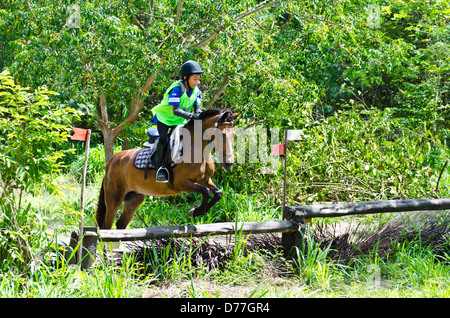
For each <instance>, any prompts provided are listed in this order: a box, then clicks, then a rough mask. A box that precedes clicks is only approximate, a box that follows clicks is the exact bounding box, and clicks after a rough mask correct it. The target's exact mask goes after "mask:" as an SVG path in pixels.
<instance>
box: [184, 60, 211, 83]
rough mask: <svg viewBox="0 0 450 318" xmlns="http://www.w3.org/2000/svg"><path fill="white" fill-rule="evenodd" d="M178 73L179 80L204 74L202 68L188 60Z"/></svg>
mask: <svg viewBox="0 0 450 318" xmlns="http://www.w3.org/2000/svg"><path fill="white" fill-rule="evenodd" d="M180 73H181V78H182V79H184V77H185V76H186V77H187V78H189V76H191V75H192V74H203V73H205V72H203V70H202V68H201V67H200V65H199V64H198V63H197V62H195V61H191V60H189V61H187V62H185V63H184V64H183V65H182V66H181V72H180Z"/></svg>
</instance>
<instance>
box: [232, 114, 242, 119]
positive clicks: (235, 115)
mask: <svg viewBox="0 0 450 318" xmlns="http://www.w3.org/2000/svg"><path fill="white" fill-rule="evenodd" d="M240 114H241V113H234V114H233V118H234V120H236V118H238V117H239V115H240Z"/></svg>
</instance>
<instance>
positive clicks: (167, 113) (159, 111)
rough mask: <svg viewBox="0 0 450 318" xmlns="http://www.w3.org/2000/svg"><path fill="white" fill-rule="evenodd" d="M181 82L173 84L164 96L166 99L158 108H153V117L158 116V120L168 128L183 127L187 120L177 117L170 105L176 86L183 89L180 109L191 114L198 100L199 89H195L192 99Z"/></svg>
mask: <svg viewBox="0 0 450 318" xmlns="http://www.w3.org/2000/svg"><path fill="white" fill-rule="evenodd" d="M181 85H182V84H181V82H175V83H173V84H172V85H171V86H170V87H169V88H168V89H167V90H166V93H165V94H164V98H163V99H162V101H161V103H159V105H158V106H155V107H153V108H152V113H153V115H157V117H158V120H159V121H160V122H162V123H163V124H166V125H167V126H177V125H183V124H184V123H185V119H184V118H183V117H179V116H176V115H175V114H174V113H173V106H172V105H169V95H170V92H171V91H172V89H173V88H174V87H176V86H178V87H180V88H181V98H180V109H183V110H184V111H186V112H188V113H190V112H192V109H193V106H194V103H195V101H196V100H197V95H198V88H197V87H195V88H194V91H193V92H192V94H191V97H189V96H187V94H186V89H184V87H182V86H181Z"/></svg>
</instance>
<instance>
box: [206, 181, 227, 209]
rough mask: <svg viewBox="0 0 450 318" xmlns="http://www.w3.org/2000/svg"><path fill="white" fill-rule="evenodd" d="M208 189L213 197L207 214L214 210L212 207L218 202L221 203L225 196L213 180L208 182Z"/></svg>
mask: <svg viewBox="0 0 450 318" xmlns="http://www.w3.org/2000/svg"><path fill="white" fill-rule="evenodd" d="M208 187H209V189H210V190H211V191H212V193H213V197H212V199H211V200H210V201H209V202H208V204H207V206H206V212H208V211H209V210H210V209H211V208H212V206H213V205H214V204H216V203H217V201H219V200H220V199H221V198H222V196H223V194H222V191H221V190H220V189H219V188H218V187H216V185H215V184H214V183H213V182H212V180H211V179H209V180H208Z"/></svg>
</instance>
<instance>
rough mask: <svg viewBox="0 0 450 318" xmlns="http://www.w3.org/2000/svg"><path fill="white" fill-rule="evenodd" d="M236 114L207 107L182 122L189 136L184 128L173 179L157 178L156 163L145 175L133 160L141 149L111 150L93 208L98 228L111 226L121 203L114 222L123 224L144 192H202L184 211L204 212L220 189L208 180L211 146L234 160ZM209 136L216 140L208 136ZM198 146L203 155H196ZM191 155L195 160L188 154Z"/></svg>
mask: <svg viewBox="0 0 450 318" xmlns="http://www.w3.org/2000/svg"><path fill="white" fill-rule="evenodd" d="M237 116H238V114H233V113H232V112H231V111H219V110H214V109H210V110H207V111H204V112H202V113H201V114H200V120H201V122H200V120H195V121H194V120H191V121H189V122H188V123H187V124H186V125H185V126H184V128H185V131H187V132H189V134H187V136H190V143H189V142H188V141H189V140H188V139H189V138H186V136H184V134H183V145H188V149H186V147H184V150H183V160H182V161H181V162H180V163H179V164H177V165H176V166H175V167H174V168H173V169H172V182H169V183H157V182H156V181H155V178H156V170H155V169H151V170H149V171H148V178H147V179H145V178H144V173H145V171H144V170H142V169H137V168H136V167H135V166H134V160H135V158H136V155H137V153H138V150H139V149H133V150H125V151H121V152H119V153H117V154H115V155H114V156H113V157H112V158H111V159H110V160H109V161H108V163H107V164H106V173H105V177H104V179H103V183H102V187H101V190H100V197H99V201H98V208H97V214H96V220H97V225H98V226H99V227H100V228H101V229H110V228H111V227H112V225H113V222H114V218H115V216H116V214H117V211H118V210H119V208H120V205H121V204H122V203H123V211H122V213H121V216H120V218H119V220H118V221H117V222H116V228H117V229H125V228H126V227H127V225H128V223H130V221H131V219H132V218H133V216H134V213H135V212H136V210H137V208H138V207H139V206H140V205H141V204H142V202H143V201H144V199H145V196H146V195H149V196H158V197H162V196H172V195H176V194H180V193H183V192H189V193H195V192H197V193H201V194H202V197H203V200H202V203H201V205H199V206H195V207H193V208H192V209H191V210H190V211H189V213H188V215H189V216H193V217H195V216H200V215H204V214H206V213H207V212H208V211H209V209H210V208H211V207H212V206H213V205H214V204H215V203H217V201H219V200H220V198H221V197H222V192H221V191H220V189H219V188H217V187H216V186H215V185H214V183H213V182H212V180H211V177H212V176H213V174H214V171H215V166H214V161H213V158H212V156H211V150H212V149H213V148H214V149H215V153H216V155H218V157H219V162H220V163H221V165H222V166H223V167H224V168H226V169H229V168H230V167H231V165H232V163H233V162H234V156H233V144H232V143H233V137H234V129H233V122H234V120H235V119H236V117H237ZM200 123H201V125H200ZM200 127H201V131H200ZM213 136H214V140H213V141H211V138H212V137H213ZM199 138H200V141H199ZM205 139H206V140H205ZM211 144H212V145H211ZM189 146H190V149H189ZM223 150H226V151H223ZM200 152H201V154H203V155H202V156H201V157H200V160H199V153H200ZM186 158H187V159H186ZM195 158H196V159H197V160H192V159H195ZM211 192H212V194H213V196H212V198H211Z"/></svg>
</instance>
